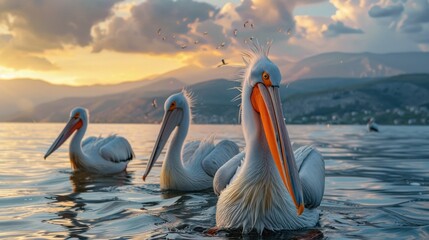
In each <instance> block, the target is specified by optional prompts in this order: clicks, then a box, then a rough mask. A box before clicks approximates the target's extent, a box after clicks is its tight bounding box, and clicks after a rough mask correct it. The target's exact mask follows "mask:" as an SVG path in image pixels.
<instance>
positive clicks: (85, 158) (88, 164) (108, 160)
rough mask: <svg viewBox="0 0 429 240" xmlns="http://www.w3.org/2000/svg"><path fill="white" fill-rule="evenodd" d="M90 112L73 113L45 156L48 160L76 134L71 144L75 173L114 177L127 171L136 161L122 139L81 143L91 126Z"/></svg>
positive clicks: (88, 140) (79, 108)
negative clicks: (89, 125) (129, 165)
mask: <svg viewBox="0 0 429 240" xmlns="http://www.w3.org/2000/svg"><path fill="white" fill-rule="evenodd" d="M88 119H89V112H88V110H87V109H85V108H81V107H77V108H74V109H73V110H72V111H71V112H70V120H69V121H68V123H67V125H66V126H65V127H64V129H63V131H62V132H61V133H60V135H59V136H58V137H57V139H56V140H55V141H54V143H53V144H52V146H51V147H50V148H49V150H48V151H47V152H46V154H45V157H44V158H45V159H46V158H47V157H48V156H49V155H51V154H52V153H53V152H54V151H55V150H57V149H58V148H59V147H60V146H61V145H62V144H63V143H64V142H65V141H66V140H67V139H68V138H69V137H70V136H71V135H72V134H73V133H74V132H75V131H76V134H75V135H74V136H73V139H72V140H71V142H70V148H69V155H70V163H71V167H72V169H73V170H75V171H85V172H90V173H97V174H114V173H119V172H122V171H124V170H125V169H126V168H127V165H128V162H129V161H131V160H132V159H133V158H134V152H133V150H132V148H131V145H130V144H129V142H128V141H127V140H126V139H125V138H123V137H120V136H116V135H110V136H108V137H106V138H101V137H98V138H97V137H88V138H87V139H85V140H84V141H83V142H82V138H83V136H84V135H85V132H86V128H87V127H88V124H89V120H88Z"/></svg>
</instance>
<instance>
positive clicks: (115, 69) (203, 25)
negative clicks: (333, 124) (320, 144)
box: [0, 0, 429, 85]
mask: <svg viewBox="0 0 429 240" xmlns="http://www.w3.org/2000/svg"><path fill="white" fill-rule="evenodd" d="M256 40H257V41H258V42H259V43H260V44H264V43H266V42H271V41H272V50H271V55H270V56H271V58H272V59H273V60H275V61H278V62H293V61H298V60H301V59H303V58H306V57H309V56H313V55H316V54H320V53H324V52H332V51H339V52H375V53H390V52H407V51H429V0H288V1H284V0H241V1H239V0H234V1H227V0H140V1H133V0H123V1H121V0H91V1H89V0H73V1H69V0H55V1H50V0H0V79H13V78H34V79H43V80H46V81H49V82H51V83H55V84H71V85H90V84H113V83H118V82H123V81H132V80H139V79H144V78H148V77H150V76H156V75H158V74H162V73H164V72H168V71H171V70H174V69H178V68H181V67H185V66H189V65H191V66H196V67H200V68H201V67H202V68H212V67H216V66H217V65H218V64H219V63H220V61H221V59H225V60H226V61H227V62H229V63H237V64H240V63H241V52H242V51H243V50H246V49H247V48H248V46H247V45H248V43H249V42H251V41H256Z"/></svg>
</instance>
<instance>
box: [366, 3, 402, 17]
mask: <svg viewBox="0 0 429 240" xmlns="http://www.w3.org/2000/svg"><path fill="white" fill-rule="evenodd" d="M403 11H404V6H403V5H402V4H396V5H390V6H387V7H381V6H379V5H375V6H373V7H372V8H371V9H370V10H369V12H368V14H369V16H371V17H373V18H381V17H391V16H398V15H400V14H401V13H402V12H403Z"/></svg>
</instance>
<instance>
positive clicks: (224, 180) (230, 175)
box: [213, 151, 245, 196]
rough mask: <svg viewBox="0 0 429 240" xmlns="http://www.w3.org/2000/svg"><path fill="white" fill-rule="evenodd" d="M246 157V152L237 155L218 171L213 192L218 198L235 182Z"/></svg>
mask: <svg viewBox="0 0 429 240" xmlns="http://www.w3.org/2000/svg"><path fill="white" fill-rule="evenodd" d="M244 155H245V154H244V151H243V152H241V153H239V154H237V155H235V156H234V157H233V158H231V159H230V160H229V161H228V162H226V163H225V164H224V165H223V166H222V167H220V168H219V169H218V170H217V172H216V174H215V176H214V179H213V190H214V192H215V193H216V194H217V195H218V196H219V195H220V193H221V192H222V190H223V189H225V188H226V187H227V186H228V184H230V183H231V182H232V181H234V179H235V177H236V176H237V173H238V172H239V171H240V167H241V164H242V163H243V159H244Z"/></svg>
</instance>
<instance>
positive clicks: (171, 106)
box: [169, 101, 176, 111]
mask: <svg viewBox="0 0 429 240" xmlns="http://www.w3.org/2000/svg"><path fill="white" fill-rule="evenodd" d="M174 109H176V101H173V102H172V103H171V105H170V109H169V110H170V111H172V110H174Z"/></svg>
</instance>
